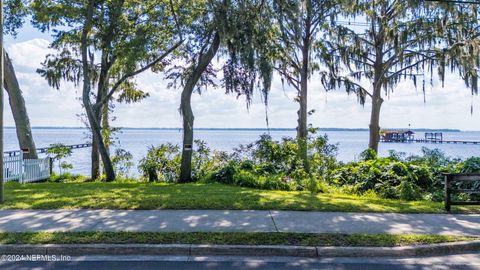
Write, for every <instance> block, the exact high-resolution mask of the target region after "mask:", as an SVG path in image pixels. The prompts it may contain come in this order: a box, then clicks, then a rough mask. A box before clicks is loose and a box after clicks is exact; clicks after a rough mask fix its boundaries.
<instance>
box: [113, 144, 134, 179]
mask: <svg viewBox="0 0 480 270" xmlns="http://www.w3.org/2000/svg"><path fill="white" fill-rule="evenodd" d="M132 160H133V155H132V153H130V152H128V151H126V150H124V149H120V148H117V149H115V154H114V155H113V156H112V164H113V167H114V169H115V172H116V174H117V175H118V176H120V177H121V176H128V172H129V171H130V168H132V167H133V165H134V164H133V161H132Z"/></svg>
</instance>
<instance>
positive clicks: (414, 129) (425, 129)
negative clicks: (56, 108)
mask: <svg viewBox="0 0 480 270" xmlns="http://www.w3.org/2000/svg"><path fill="white" fill-rule="evenodd" d="M120 128H121V129H122V130H181V128H154V127H150V128H134V127H120ZM5 129H15V127H5ZM32 129H87V128H85V127H32ZM385 129H390V130H397V129H405V128H385ZM194 130H201V131H209V130H212V131H215V130H217V131H295V128H270V129H268V128H195V129H194ZM320 131H368V129H367V128H320ZM412 131H415V132H431V131H437V132H462V130H460V129H449V128H443V129H431V128H413V129H412ZM473 132H474V131H473Z"/></svg>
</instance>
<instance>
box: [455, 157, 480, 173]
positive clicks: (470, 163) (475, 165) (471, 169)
mask: <svg viewBox="0 0 480 270" xmlns="http://www.w3.org/2000/svg"><path fill="white" fill-rule="evenodd" d="M460 172H461V173H480V157H471V158H469V159H467V160H465V161H464V162H463V163H462V164H461V165H460Z"/></svg>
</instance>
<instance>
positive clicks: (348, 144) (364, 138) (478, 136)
mask: <svg viewBox="0 0 480 270" xmlns="http://www.w3.org/2000/svg"><path fill="white" fill-rule="evenodd" d="M263 133H265V131H263V130H198V131H195V138H196V139H201V140H204V141H206V142H207V144H208V146H209V147H210V148H212V149H216V150H223V151H231V150H232V148H234V147H236V146H238V145H240V144H247V143H250V142H253V141H255V140H256V139H258V137H259V135H261V134H263ZM323 133H326V134H327V135H328V136H329V138H330V142H331V143H338V145H339V153H338V156H337V157H338V159H339V160H342V161H353V160H356V159H357V157H358V154H359V153H360V152H362V151H363V150H364V149H365V148H367V145H368V132H367V131H327V132H323ZM33 135H34V138H35V143H36V145H37V147H46V146H48V145H49V144H52V143H64V144H78V143H84V142H88V141H89V139H88V135H87V132H86V130H85V129H33ZM270 135H271V136H272V137H273V138H274V139H280V138H282V137H284V136H291V137H293V136H295V131H294V130H287V131H270ZM117 137H118V139H119V142H120V147H121V148H123V149H125V150H127V151H130V152H131V153H132V155H133V156H134V161H135V163H137V162H138V160H140V159H141V158H142V157H143V156H145V154H146V152H147V148H148V146H150V145H159V144H162V143H166V142H172V143H175V144H180V142H181V138H182V133H181V130H149V129H145V130H139V129H135V130H123V131H122V132H121V133H119V134H117ZM416 137H417V138H421V137H423V132H417V133H416ZM443 138H444V140H472V141H480V132H477V131H475V132H444V133H443ZM422 146H426V147H429V148H439V149H441V150H443V151H444V152H445V153H446V154H448V155H449V156H452V157H461V158H467V157H471V156H480V145H462V144H457V145H454V144H422V143H380V149H379V152H380V155H383V156H385V155H387V154H388V151H389V150H396V151H402V152H406V153H408V154H419V153H421V148H422ZM4 149H5V150H16V149H18V142H17V139H16V135H15V130H14V129H6V130H5V147H4ZM89 156H90V149H89V148H85V149H78V150H74V152H73V155H72V157H71V158H70V159H69V161H70V162H71V163H73V164H74V169H73V170H72V171H73V172H75V173H81V174H89V170H90V161H89V160H90V158H89ZM131 174H132V175H137V174H138V171H137V169H136V167H135V168H133V169H132V172H131Z"/></svg>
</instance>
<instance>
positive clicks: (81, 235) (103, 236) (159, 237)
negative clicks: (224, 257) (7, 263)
mask: <svg viewBox="0 0 480 270" xmlns="http://www.w3.org/2000/svg"><path fill="white" fill-rule="evenodd" d="M478 239H479V238H478V237H465V236H463V237H461V236H441V235H415V234H405V235H391V234H307V233H202V232H195V233H165V232H163V233H160V232H54V233H52V232H28V233H0V244H99V243H102V244H127V243H128V244H217V245H298V246H378V247H393V246H405V245H420V244H435V243H445V242H455V241H469V240H478Z"/></svg>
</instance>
